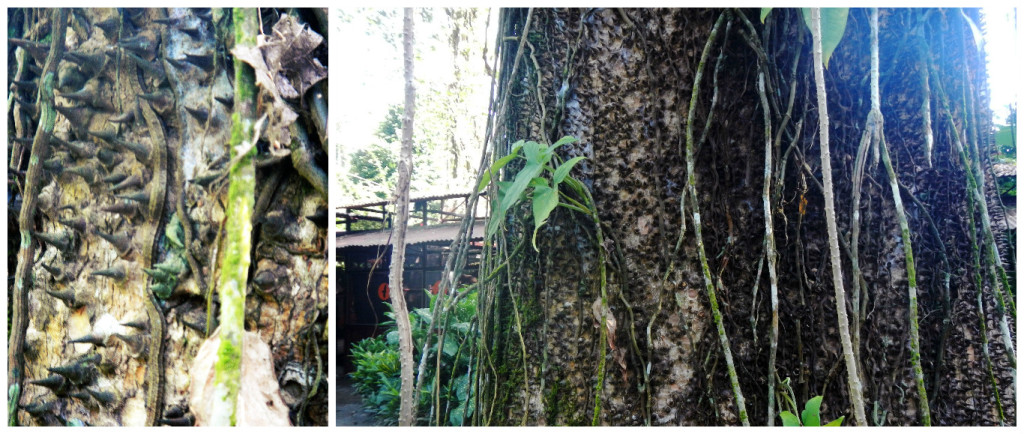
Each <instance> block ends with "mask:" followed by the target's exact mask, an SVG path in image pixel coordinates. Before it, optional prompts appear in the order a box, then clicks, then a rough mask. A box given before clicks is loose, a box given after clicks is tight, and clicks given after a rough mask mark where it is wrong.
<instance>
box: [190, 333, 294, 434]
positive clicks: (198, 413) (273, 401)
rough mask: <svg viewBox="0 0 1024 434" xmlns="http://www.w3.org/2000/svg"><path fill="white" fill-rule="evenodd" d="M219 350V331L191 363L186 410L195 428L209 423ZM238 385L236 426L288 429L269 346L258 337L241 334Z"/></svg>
mask: <svg viewBox="0 0 1024 434" xmlns="http://www.w3.org/2000/svg"><path fill="white" fill-rule="evenodd" d="M219 347H220V329H217V331H215V332H214V333H213V335H211V336H210V338H209V339H207V340H206V341H205V342H203V345H202V346H200V347H199V352H198V353H197V354H196V357H195V359H194V360H193V362H192V368H191V369H190V370H189V371H190V373H191V381H190V383H189V396H190V398H189V407H191V408H192V412H193V414H194V415H195V417H196V425H197V426H204V425H206V424H208V423H209V421H210V420H211V418H210V414H209V412H210V409H212V408H213V407H214V406H213V399H215V398H214V393H213V391H214V383H213V381H214V376H215V371H214V366H215V365H216V364H217V349H218V348H219ZM241 380H242V384H241V386H240V387H239V391H238V407H237V410H236V415H237V424H238V426H290V425H291V422H290V421H289V420H288V406H287V405H285V403H284V401H283V400H282V399H281V393H280V386H279V385H278V384H277V375H276V374H275V373H274V362H273V360H272V359H271V356H270V346H269V345H267V344H266V343H265V342H263V340H262V339H261V338H260V335H259V334H258V333H254V332H249V331H247V332H245V336H244V338H243V350H242V379H241Z"/></svg>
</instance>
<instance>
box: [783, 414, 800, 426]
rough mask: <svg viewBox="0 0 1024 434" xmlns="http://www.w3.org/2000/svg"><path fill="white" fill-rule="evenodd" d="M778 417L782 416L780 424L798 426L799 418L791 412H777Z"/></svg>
mask: <svg viewBox="0 0 1024 434" xmlns="http://www.w3.org/2000/svg"><path fill="white" fill-rule="evenodd" d="M779 417H781V418H782V426H800V419H797V417H796V415H795V414H793V413H790V412H788V411H784V412H782V413H779Z"/></svg>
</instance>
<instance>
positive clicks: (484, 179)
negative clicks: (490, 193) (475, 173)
mask: <svg viewBox="0 0 1024 434" xmlns="http://www.w3.org/2000/svg"><path fill="white" fill-rule="evenodd" d="M518 156H519V148H516V152H514V153H511V154H508V155H506V156H504V157H501V158H499V159H498V161H495V162H494V164H492V165H491V167H490V169H488V170H487V171H486V172H484V174H483V176H481V177H480V184H479V185H477V186H476V191H477V192H480V191H483V189H485V188H487V184H490V183H491V175H494V174H497V173H498V171H500V170H501V168H502V167H505V165H506V164H508V162H509V161H512V160H513V159H515V158H516V157H518Z"/></svg>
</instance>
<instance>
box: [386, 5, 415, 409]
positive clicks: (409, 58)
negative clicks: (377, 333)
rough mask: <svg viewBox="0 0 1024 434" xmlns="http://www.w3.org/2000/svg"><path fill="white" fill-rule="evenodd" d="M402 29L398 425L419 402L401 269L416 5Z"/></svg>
mask: <svg viewBox="0 0 1024 434" xmlns="http://www.w3.org/2000/svg"><path fill="white" fill-rule="evenodd" d="M404 14H405V19H404V21H403V22H404V25H403V29H402V48H403V52H404V53H405V116H404V117H403V118H402V152H401V156H400V160H399V162H398V183H397V184H396V185H395V201H396V206H395V217H394V235H392V237H391V240H392V245H391V246H392V247H391V249H392V250H391V276H390V277H389V281H390V282H391V283H390V285H391V308H392V309H393V310H394V312H395V323H396V324H397V327H398V351H399V358H400V362H401V368H402V388H401V392H400V393H401V400H400V402H401V408H400V409H399V413H398V425H399V426H412V425H415V424H416V407H417V403H418V402H419V401H418V399H416V397H415V396H413V392H414V389H415V384H414V381H415V378H413V367H414V366H413V354H412V352H413V343H412V330H411V329H410V324H409V310H408V308H406V306H405V290H404V287H403V285H402V272H403V268H404V265H405V230H406V227H407V226H408V222H409V178H410V177H411V175H412V141H413V137H412V126H413V117H414V115H415V113H416V88H415V86H414V84H413V83H414V82H413V56H414V52H413V42H414V41H413V9H412V8H405V10H404Z"/></svg>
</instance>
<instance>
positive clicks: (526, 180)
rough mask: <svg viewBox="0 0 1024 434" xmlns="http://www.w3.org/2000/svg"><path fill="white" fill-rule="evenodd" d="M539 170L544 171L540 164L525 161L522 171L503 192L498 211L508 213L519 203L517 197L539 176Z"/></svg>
mask: <svg viewBox="0 0 1024 434" xmlns="http://www.w3.org/2000/svg"><path fill="white" fill-rule="evenodd" d="M530 143H531V142H527V143H526V144H527V145H529V144H530ZM524 148H525V147H524ZM541 170H544V169H543V168H542V167H541V165H540V164H537V163H536V162H534V161H527V163H526V166H524V167H523V170H520V171H519V173H517V174H516V179H515V181H513V182H512V185H511V186H510V187H509V188H508V191H506V192H505V197H503V198H501V204H500V206H499V209H501V210H502V211H508V210H509V208H512V205H514V204H515V203H516V202H518V201H519V196H522V194H523V192H524V191H526V187H528V186H529V185H530V181H532V180H533V178H535V177H537V175H540V172H541Z"/></svg>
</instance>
